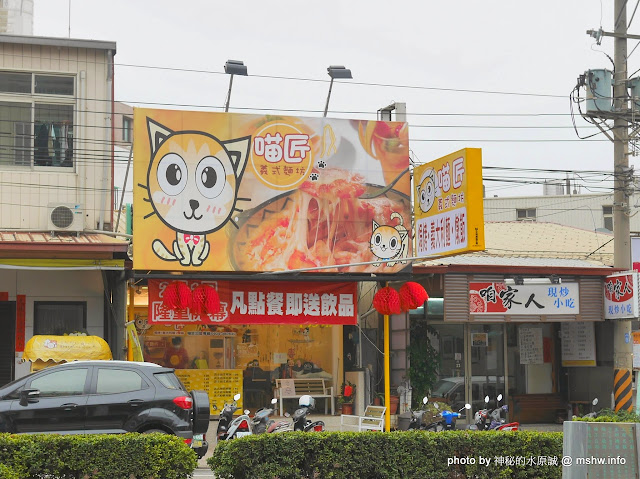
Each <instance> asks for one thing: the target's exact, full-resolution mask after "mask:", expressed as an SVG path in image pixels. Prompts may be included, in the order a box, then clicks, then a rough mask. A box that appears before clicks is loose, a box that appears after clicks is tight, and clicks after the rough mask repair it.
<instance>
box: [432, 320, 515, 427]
mask: <svg viewBox="0 0 640 479" xmlns="http://www.w3.org/2000/svg"><path fill="white" fill-rule="evenodd" d="M430 325H431V326H433V328H434V329H435V330H436V331H437V333H438V334H437V336H431V338H430V339H431V344H432V345H433V346H434V347H435V348H436V350H437V351H438V352H439V354H440V361H441V362H440V375H439V380H438V382H437V383H436V384H435V386H434V387H433V390H432V393H431V396H432V398H434V399H438V398H441V399H442V400H444V401H445V402H447V403H448V404H449V405H450V406H451V409H452V410H454V411H457V410H460V409H462V408H463V407H464V405H465V403H470V404H471V405H472V409H471V412H470V413H467V417H473V413H475V411H477V410H478V409H482V408H484V407H485V406H484V404H485V402H484V397H485V396H487V395H488V396H489V398H490V403H489V405H490V407H495V403H496V397H497V396H498V394H502V396H503V400H502V402H501V404H506V403H505V401H507V400H508V398H507V395H506V393H507V387H508V385H507V384H506V383H507V381H506V376H507V374H508V372H507V368H506V365H505V354H504V352H505V326H504V324H445V323H444V322H430Z"/></svg>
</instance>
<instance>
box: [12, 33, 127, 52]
mask: <svg viewBox="0 0 640 479" xmlns="http://www.w3.org/2000/svg"><path fill="white" fill-rule="evenodd" d="M0 43H15V44H20V45H45V46H53V47H67V48H87V49H95V50H113V51H114V53H115V51H116V42H108V41H103V40H81V39H78V38H58V37H34V36H31V35H7V34H5V33H0Z"/></svg>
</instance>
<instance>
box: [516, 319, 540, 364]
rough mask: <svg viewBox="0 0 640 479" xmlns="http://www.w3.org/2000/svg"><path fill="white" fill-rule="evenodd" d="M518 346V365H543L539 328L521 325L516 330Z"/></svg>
mask: <svg viewBox="0 0 640 479" xmlns="http://www.w3.org/2000/svg"><path fill="white" fill-rule="evenodd" d="M518 345H519V347H520V364H543V363H544V347H543V342H542V327H541V326H524V325H521V326H520V327H519V328H518Z"/></svg>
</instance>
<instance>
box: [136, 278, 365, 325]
mask: <svg viewBox="0 0 640 479" xmlns="http://www.w3.org/2000/svg"><path fill="white" fill-rule="evenodd" d="M173 281H175V280H153V279H150V280H149V324H185V323H186V324H352V325H355V324H357V311H358V305H357V284H356V283H323V282H303V281H299V282H298V281H296V282H293V281H287V282H285V281H282V282H281V281H269V282H260V281H196V280H193V281H192V280H180V281H182V282H183V283H186V284H187V285H188V286H189V287H190V288H191V290H192V291H193V290H194V289H195V288H196V287H198V286H200V285H201V284H206V285H209V286H212V287H213V288H215V289H216V291H218V295H219V296H220V312H219V313H217V314H215V315H211V314H209V315H202V316H200V315H197V314H193V313H192V312H191V311H190V310H189V309H186V310H183V311H172V310H168V309H166V308H164V307H163V295H164V291H165V289H166V288H167V286H168V285H169V284H170V283H171V282H173Z"/></svg>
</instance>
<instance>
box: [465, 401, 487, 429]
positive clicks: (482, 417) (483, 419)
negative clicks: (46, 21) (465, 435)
mask: <svg viewBox="0 0 640 479" xmlns="http://www.w3.org/2000/svg"><path fill="white" fill-rule="evenodd" d="M484 405H485V408H484V409H479V410H478V411H476V413H475V414H474V416H473V424H470V425H469V429H471V430H477V431H487V430H489V424H490V423H491V421H490V420H489V415H490V414H491V409H489V407H488V406H489V396H488V395H487V396H485V397H484Z"/></svg>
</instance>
